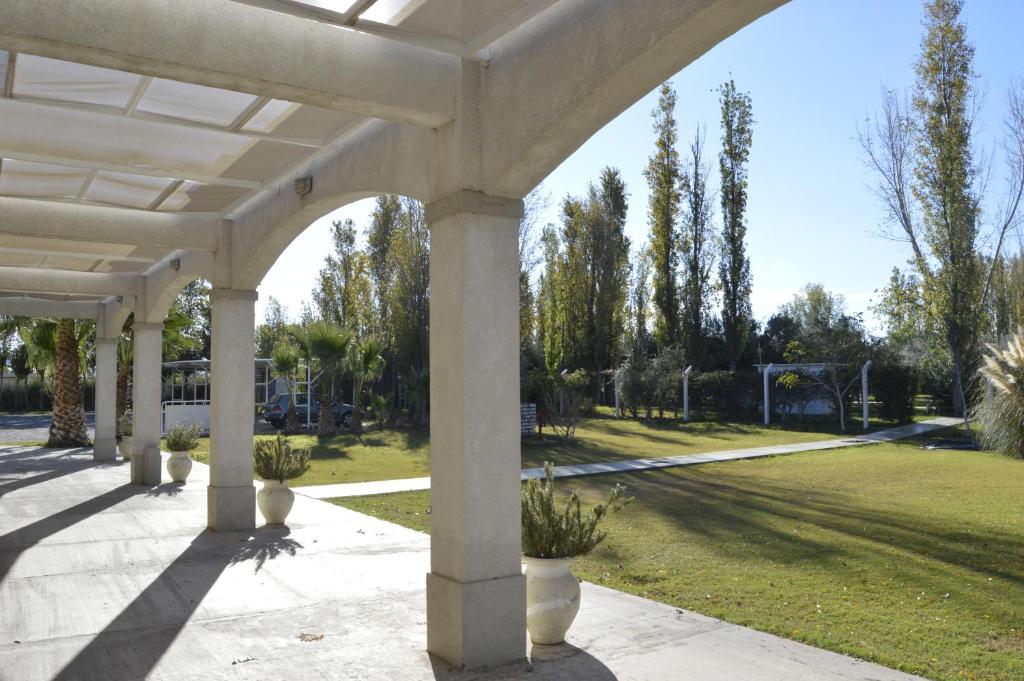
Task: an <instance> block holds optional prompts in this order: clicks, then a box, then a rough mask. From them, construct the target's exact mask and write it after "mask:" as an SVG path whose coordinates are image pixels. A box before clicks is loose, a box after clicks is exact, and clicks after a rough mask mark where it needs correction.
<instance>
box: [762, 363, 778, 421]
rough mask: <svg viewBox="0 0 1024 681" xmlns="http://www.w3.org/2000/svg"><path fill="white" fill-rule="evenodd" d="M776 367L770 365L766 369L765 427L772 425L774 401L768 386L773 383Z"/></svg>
mask: <svg viewBox="0 0 1024 681" xmlns="http://www.w3.org/2000/svg"><path fill="white" fill-rule="evenodd" d="M774 367H775V365H774V364H769V365H768V366H766V367H764V425H766V426H769V425H771V423H772V416H771V414H772V401H771V394H770V393H769V390H768V385H769V381H771V375H772V369H773V368H774Z"/></svg>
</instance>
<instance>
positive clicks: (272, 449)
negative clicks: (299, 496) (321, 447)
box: [253, 435, 309, 525]
mask: <svg viewBox="0 0 1024 681" xmlns="http://www.w3.org/2000/svg"><path fill="white" fill-rule="evenodd" d="M253 467H254V468H255V470H256V474H257V475H259V476H260V478H262V480H263V489H261V490H260V491H259V492H258V493H257V494H256V503H257V504H258V505H259V507H260V513H262V514H263V517H264V519H266V521H267V525H283V524H284V521H285V519H286V518H287V517H288V513H289V511H291V510H292V504H293V503H295V493H294V492H292V491H291V490H290V489H288V481H289V480H291V479H293V478H297V477H299V476H300V475H302V474H303V473H305V472H306V471H308V470H309V450H308V449H292V447H291V445H289V444H288V441H287V440H285V439H284V437H282V436H281V435H278V436H277V437H276V438H274V439H259V440H256V442H255V443H254V446H253Z"/></svg>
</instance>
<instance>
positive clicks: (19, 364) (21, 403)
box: [11, 343, 32, 409]
mask: <svg viewBox="0 0 1024 681" xmlns="http://www.w3.org/2000/svg"><path fill="white" fill-rule="evenodd" d="M11 371H12V372H14V405H15V408H16V409H17V408H22V409H24V408H25V407H26V406H28V395H27V393H28V377H29V375H31V373H32V365H31V364H29V361H28V347H26V346H25V344H24V343H20V344H19V345H18V346H17V347H16V348H14V351H13V352H11ZM21 383H24V384H25V394H23V395H22V398H23V399H21V400H19V399H18V386H19V384H21Z"/></svg>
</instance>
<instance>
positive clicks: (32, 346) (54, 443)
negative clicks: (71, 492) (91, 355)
mask: <svg viewBox="0 0 1024 681" xmlns="http://www.w3.org/2000/svg"><path fill="white" fill-rule="evenodd" d="M93 326H94V324H93V322H89V321H77V322H76V321H75V320H73V319H57V320H54V319H37V320H34V321H29V322H26V323H25V324H23V325H22V328H21V330H20V331H21V338H22V341H23V342H24V343H25V346H26V348H27V350H28V355H29V360H30V362H31V363H32V364H33V365H34V366H35V367H36V370H37V371H39V372H40V375H44V372H45V371H46V370H47V369H48V368H49V369H52V372H53V416H52V418H51V420H50V437H49V439H48V440H47V442H46V446H47V447H85V446H87V445H88V444H89V433H88V430H87V429H86V424H85V408H84V406H83V405H82V374H81V371H80V367H81V366H82V362H83V354H84V350H83V346H84V343H85V341H86V339H87V338H88V337H89V336H91V334H92V330H93Z"/></svg>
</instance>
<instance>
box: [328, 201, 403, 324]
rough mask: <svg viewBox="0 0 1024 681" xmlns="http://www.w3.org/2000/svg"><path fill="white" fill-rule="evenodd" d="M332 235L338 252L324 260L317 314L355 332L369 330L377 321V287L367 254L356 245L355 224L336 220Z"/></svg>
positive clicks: (335, 251)
mask: <svg viewBox="0 0 1024 681" xmlns="http://www.w3.org/2000/svg"><path fill="white" fill-rule="evenodd" d="M331 237H332V240H333V242H334V252H333V253H331V254H330V255H328V256H327V257H326V258H325V259H324V265H323V267H322V268H321V269H320V274H319V278H318V282H317V286H316V287H315V288H314V289H313V304H314V306H315V308H316V310H317V316H318V317H319V318H320V319H324V320H326V321H329V322H331V323H332V324H337V325H338V326H343V327H345V328H347V329H351V330H352V331H353V332H354V333H369V332H370V327H371V325H372V324H373V323H374V314H373V311H372V309H371V306H372V301H373V287H372V284H371V281H370V275H369V266H368V260H367V256H366V254H365V253H364V252H362V251H360V250H359V249H358V248H356V225H355V223H354V222H353V221H352V220H345V221H344V222H335V223H334V224H333V226H332V231H331ZM389 252H390V251H389Z"/></svg>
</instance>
